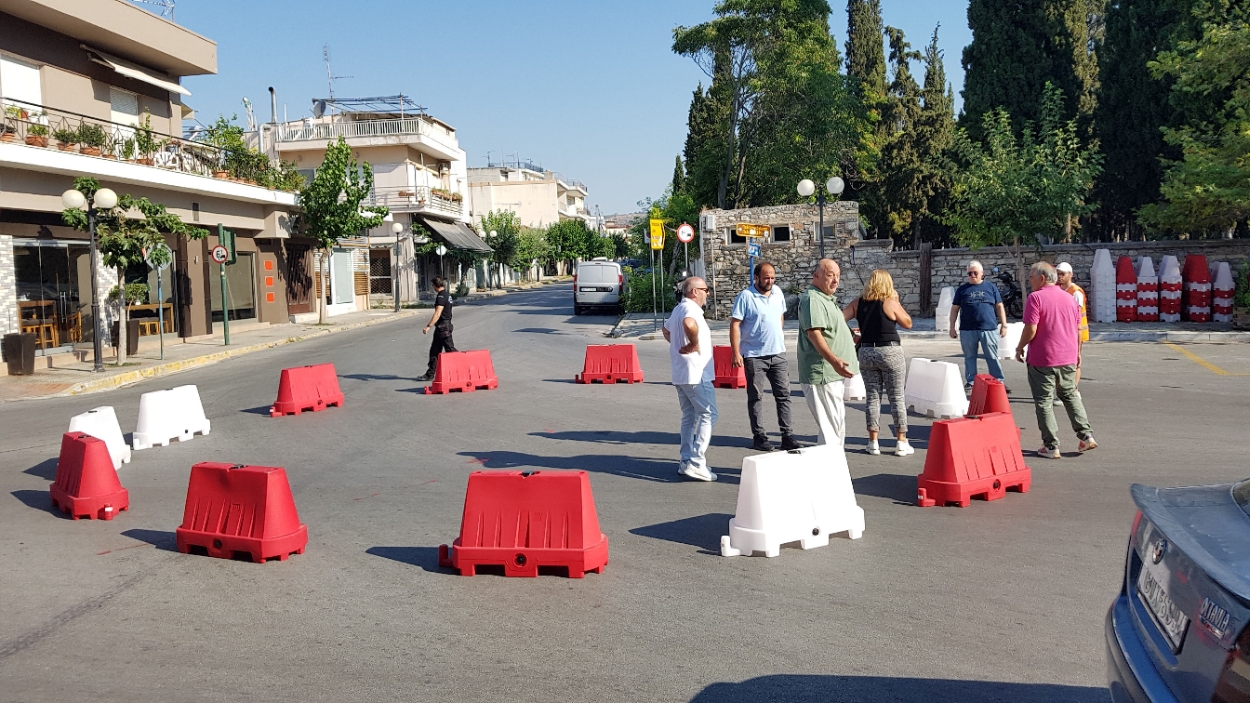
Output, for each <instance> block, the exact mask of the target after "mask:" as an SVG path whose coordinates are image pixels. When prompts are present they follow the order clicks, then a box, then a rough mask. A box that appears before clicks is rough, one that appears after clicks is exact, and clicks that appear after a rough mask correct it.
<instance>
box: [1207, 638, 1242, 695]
mask: <svg viewBox="0 0 1250 703" xmlns="http://www.w3.org/2000/svg"><path fill="white" fill-rule="evenodd" d="M1211 703H1250V628H1246V629H1245V630H1244V631H1242V633H1241V637H1238V638H1237V646H1236V647H1233V651H1232V653H1231V654H1229V656H1228V663H1226V664H1225V665H1224V671H1223V672H1221V673H1220V680H1219V681H1218V682H1217V683H1216V684H1215V695H1213V696H1211Z"/></svg>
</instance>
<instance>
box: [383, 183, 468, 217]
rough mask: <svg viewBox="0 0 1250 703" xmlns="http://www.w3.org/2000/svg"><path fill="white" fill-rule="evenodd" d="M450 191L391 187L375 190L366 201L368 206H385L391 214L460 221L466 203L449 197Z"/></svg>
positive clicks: (414, 187)
mask: <svg viewBox="0 0 1250 703" xmlns="http://www.w3.org/2000/svg"><path fill="white" fill-rule="evenodd" d="M447 192H448V191H440V190H439V189H437V188H428V187H426V186H391V187H383V188H374V189H373V193H371V194H370V196H369V198H368V199H367V200H366V201H365V204H366V205H383V206H385V207H387V208H389V209H390V210H391V212H411V213H416V214H429V215H441V216H443V217H450V218H453V219H459V218H460V217H461V216H462V215H463V214H464V203H463V202H462V201H460V200H456V199H455V197H454V195H453V197H448V195H447Z"/></svg>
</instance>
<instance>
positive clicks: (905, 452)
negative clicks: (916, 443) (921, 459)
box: [894, 440, 916, 456]
mask: <svg viewBox="0 0 1250 703" xmlns="http://www.w3.org/2000/svg"><path fill="white" fill-rule="evenodd" d="M915 453H916V450H915V449H912V446H911V444H910V443H909V442H908V441H907V440H903V441H901V442H899V443H898V444H896V445H895V446H894V456H911V455H912V454H915Z"/></svg>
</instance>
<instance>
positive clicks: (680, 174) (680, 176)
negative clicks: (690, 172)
mask: <svg viewBox="0 0 1250 703" xmlns="http://www.w3.org/2000/svg"><path fill="white" fill-rule="evenodd" d="M669 187H670V188H672V189H673V192H674V193H684V192H686V167H685V165H684V164H682V162H681V157H680V156H678V157H677V164H676V165H675V166H673V182H672V183H670V184H669Z"/></svg>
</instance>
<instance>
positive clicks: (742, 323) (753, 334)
mask: <svg viewBox="0 0 1250 703" xmlns="http://www.w3.org/2000/svg"><path fill="white" fill-rule="evenodd" d="M754 274H755V284H754V285H752V286H749V287H747V289H746V290H744V291H742V292H741V293H739V294H738V297H737V298H736V299H734V307H733V312H732V313H730V318H731V319H730V321H729V347H730V348H731V349H732V350H733V365H734V368H741V367H744V366H745V367H746V377H747V417H748V418H749V419H750V421H751V436H752V437H753V438H754V442H753V443H752V444H751V447H752V448H753V449H755V450H756V451H761V452H771V451H772V450H773V446H772V444H771V443H769V441H768V433H767V432H765V430H764V423H763V422H762V421H761V419H760V415H761V413H762V412H763V405H764V403H763V401H762V399H761V396H763V394H764V383H765V381H767V382H768V384H769V386H770V387H771V389H772V392H773V399H774V400H775V401H776V403H777V424H778V425H780V427H781V449H782V450H783V451H788V450H790V449H798V448H799V443H798V442H796V441H795V440H794V435H793V433H792V430H791V427H790V373H789V370H788V368H787V366H786V342H785V337H784V336H783V332H782V324H783V322H782V321H783V318H785V315H786V298H785V296H784V295H782V293H781V291H779V290H776V289H775V288H774V286H773V284H774V283H775V282H776V281H777V269H776V268H774V267H773V265H772V264H770V263H768V262H767V261H765V262H761V263H759V264H757V265H756V267H755V272H754Z"/></svg>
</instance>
